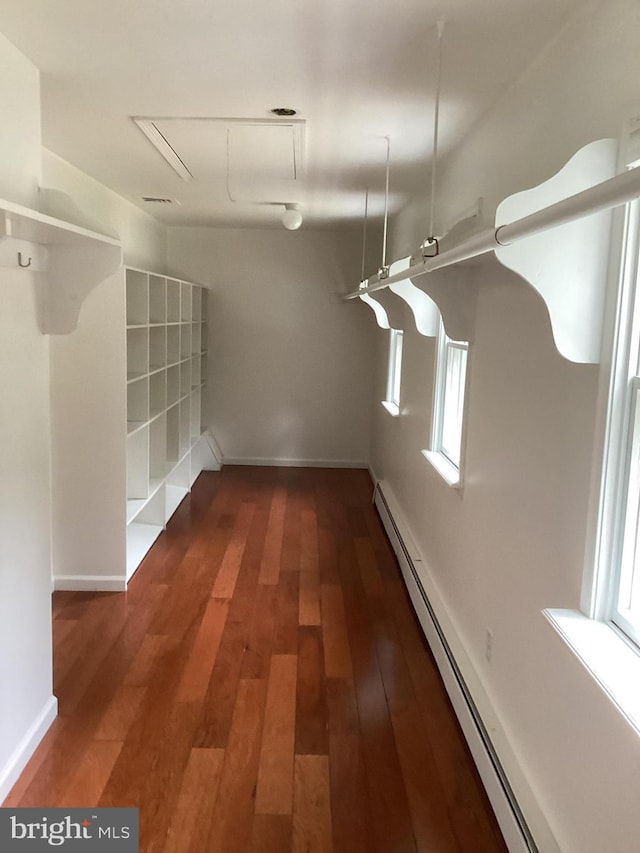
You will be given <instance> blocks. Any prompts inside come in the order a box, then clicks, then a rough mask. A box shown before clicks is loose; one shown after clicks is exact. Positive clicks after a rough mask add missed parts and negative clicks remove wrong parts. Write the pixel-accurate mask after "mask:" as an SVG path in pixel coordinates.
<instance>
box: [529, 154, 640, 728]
mask: <svg viewBox="0 0 640 853" xmlns="http://www.w3.org/2000/svg"><path fill="white" fill-rule="evenodd" d="M634 165H640V164H634ZM621 231H622V251H621V252H619V258H618V259H617V263H616V266H617V270H616V276H617V280H618V287H617V288H615V290H616V291H617V292H616V293H615V294H614V296H615V299H616V302H615V311H613V310H612V311H611V314H612V319H613V318H614V319H615V322H611V324H610V326H612V327H613V328H609V329H608V330H607V334H608V335H609V343H610V353H611V358H610V365H611V369H610V371H605V372H604V373H608V375H604V376H603V381H604V382H607V383H608V387H606V389H603V390H604V391H605V393H604V394H603V397H604V398H605V399H606V401H607V405H606V411H605V412H604V413H603V415H602V418H603V429H602V432H603V434H604V438H603V444H602V448H603V453H602V471H601V475H600V478H599V484H598V485H599V494H598V495H597V496H596V497H597V524H596V525H594V526H595V528H596V531H595V537H594V541H593V542H592V543H591V549H590V551H589V552H588V554H587V560H586V570H585V581H584V584H583V596H582V606H581V610H582V612H578V611H576V610H560V609H548V610H545V611H544V613H545V615H546V617H547V618H548V619H549V621H550V622H551V624H552V625H553V626H554V628H555V629H556V630H557V631H558V633H559V634H560V636H561V637H562V638H563V639H564V641H565V642H566V643H567V645H568V646H569V647H570V648H571V649H572V650H573V651H574V652H575V654H576V655H577V656H578V657H579V658H580V660H581V661H582V662H583V663H584V665H585V666H586V668H587V670H588V671H589V672H590V673H591V675H592V676H593V677H594V678H595V679H596V681H597V682H598V683H599V684H600V685H601V687H602V688H603V690H604V691H605V693H606V694H607V695H608V696H609V698H610V699H611V700H612V701H613V702H614V704H615V705H616V706H617V707H618V709H619V710H620V711H621V713H622V714H623V715H624V716H625V717H626V719H627V720H628V721H629V722H630V723H631V725H633V726H634V728H635V729H636V731H637V732H638V733H640V692H639V691H638V689H637V684H638V682H639V681H640V654H638V652H639V651H640V399H639V397H640V281H639V278H640V275H639V273H640V265H639V262H638V261H639V252H640V202H638V201H635V202H633V203H631V204H629V205H627V206H626V208H625V210H624V223H623V224H622V225H621ZM612 242H613V243H614V244H615V243H616V241H615V240H614V241H612ZM617 245H618V246H619V245H620V243H619V242H618V243H617ZM613 261H614V262H616V259H615V258H614V259H613ZM613 307H614V306H612V308H613Z"/></svg>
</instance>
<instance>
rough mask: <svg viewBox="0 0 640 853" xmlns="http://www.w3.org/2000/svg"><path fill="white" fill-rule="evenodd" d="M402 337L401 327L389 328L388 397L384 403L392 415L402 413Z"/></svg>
mask: <svg viewBox="0 0 640 853" xmlns="http://www.w3.org/2000/svg"><path fill="white" fill-rule="evenodd" d="M402 339H403V333H402V332H401V331H400V330H399V329H390V330H389V362H388V367H387V398H386V400H384V401H383V403H382V405H383V406H384V407H385V409H387V411H388V412H390V413H391V414H392V415H399V414H400V377H401V375H402Z"/></svg>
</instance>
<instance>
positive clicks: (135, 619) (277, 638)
mask: <svg viewBox="0 0 640 853" xmlns="http://www.w3.org/2000/svg"><path fill="white" fill-rule="evenodd" d="M53 600H54V620H53V646H54V678H55V680H54V684H55V692H56V695H57V696H58V698H59V705H60V710H61V716H59V717H58V719H57V720H56V721H55V722H54V724H53V726H52V727H51V729H50V731H49V732H48V733H47V735H46V736H45V738H44V739H43V741H42V743H41V745H40V747H39V748H38V749H37V750H36V752H35V754H34V756H33V757H32V759H31V761H30V762H29V763H28V765H27V767H26V768H25V771H24V772H23V774H22V776H21V777H20V779H19V780H18V782H17V783H16V785H15V786H14V788H13V790H12V791H11V792H10V795H9V797H8V798H7V800H6V802H5V805H7V806H15V807H19V806H27V807H28V806H34V807H35V806H42V807H44V806H64V807H68V808H71V807H73V806H79V805H82V806H86V807H96V806H97V807H100V806H135V807H138V808H139V809H140V828H141V835H140V838H141V844H140V851H141V853H183V851H184V853H217V851H224V853H236V851H237V853H240V851H243V853H244V851H253V853H291V851H324V850H327V851H328V850H332V851H334V852H335V853H368V851H375V853H404V851H415V850H419V851H426V853H505V851H506V847H505V845H504V842H503V840H502V838H501V836H500V832H499V830H498V827H497V823H496V821H495V818H494V816H493V814H492V812H491V808H490V806H489V804H488V800H487V797H486V794H485V793H484V791H483V789H482V786H481V783H480V780H479V777H478V774H477V771H476V770H475V767H474V765H473V762H472V761H471V759H470V756H469V752H468V749H467V747H466V744H465V742H464V738H463V736H462V734H461V732H460V728H459V726H458V723H457V721H456V719H455V716H454V714H453V712H452V709H451V706H450V704H449V701H448V698H447V695H446V691H445V690H444V687H443V685H442V682H441V680H440V677H439V674H438V672H437V669H436V667H435V664H434V661H433V658H432V656H431V653H430V652H429V649H428V647H427V645H426V643H425V640H424V636H423V634H422V631H421V629H420V627H419V625H418V623H417V620H416V618H415V614H414V612H413V610H412V607H411V604H410V601H409V598H408V595H407V591H406V588H405V586H404V583H403V581H402V577H401V574H400V572H399V569H398V565H397V563H396V561H395V558H394V556H393V554H392V552H391V549H390V547H389V543H388V541H387V539H386V535H385V533H384V530H383V528H382V526H381V524H380V520H379V518H378V516H377V514H376V510H375V508H374V507H372V505H371V481H370V478H369V475H368V473H367V472H366V471H361V470H357V471H350V470H345V469H295V468H291V469H278V468H253V467H250V466H238V467H233V466H226V467H225V468H224V469H223V470H222V471H221V472H207V473H206V474H203V475H201V477H200V478H199V479H198V481H197V483H196V484H195V486H194V488H193V490H192V492H191V494H190V495H189V497H188V498H187V499H185V500H184V501H183V502H182V504H181V505H180V507H179V508H178V510H177V512H176V513H175V515H174V516H173V518H172V519H171V521H170V522H169V524H168V525H167V529H166V531H165V532H164V533H163V534H162V535H161V536H160V537H159V538H158V540H157V542H156V544H155V545H154V547H153V548H152V549H151V551H150V552H149V554H148V555H147V557H146V558H145V560H144V561H143V563H142V564H141V566H140V567H139V569H138V570H137V572H136V574H135V575H134V577H133V578H132V581H131V583H130V586H129V590H128V591H127V593H126V595H122V594H112V593H97V594H96V593H86V592H64V593H56V594H55V595H54V599H53Z"/></svg>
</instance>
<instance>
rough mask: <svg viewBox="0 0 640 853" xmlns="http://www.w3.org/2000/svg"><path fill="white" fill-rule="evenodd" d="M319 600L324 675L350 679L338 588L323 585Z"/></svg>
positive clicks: (350, 672) (341, 600)
mask: <svg viewBox="0 0 640 853" xmlns="http://www.w3.org/2000/svg"><path fill="white" fill-rule="evenodd" d="M321 599H322V640H323V644H324V671H325V675H326V677H327V678H346V679H352V678H353V668H352V666H351V650H350V648H349V635H348V632H347V623H346V619H345V613H344V600H343V598H342V590H341V588H340V586H339V585H338V584H323V585H322V590H321Z"/></svg>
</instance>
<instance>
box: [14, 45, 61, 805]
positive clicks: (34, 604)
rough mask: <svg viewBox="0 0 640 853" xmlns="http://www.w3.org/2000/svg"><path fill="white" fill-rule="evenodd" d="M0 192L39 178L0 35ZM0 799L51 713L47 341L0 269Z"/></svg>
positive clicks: (36, 130) (18, 60)
mask: <svg viewBox="0 0 640 853" xmlns="http://www.w3.org/2000/svg"><path fill="white" fill-rule="evenodd" d="M0 68H1V69H2V73H1V74H0V112H1V113H2V121H1V122H0V194H2V195H4V196H5V197H7V198H8V199H9V200H11V201H15V202H18V203H20V204H29V203H30V202H32V200H33V199H34V197H35V188H36V186H37V184H38V181H39V170H40V100H39V75H38V72H37V70H36V69H35V68H34V67H33V66H32V65H31V63H29V62H28V61H27V60H26V59H25V58H24V57H23V56H21V55H20V54H19V53H18V52H17V51H16V50H15V48H13V47H12V46H11V45H10V44H9V43H8V42H6V40H5V39H4V38H2V37H0ZM0 287H1V288H2V310H1V311H0V365H2V368H1V369H0V801H1V800H2V799H3V798H4V796H5V794H6V793H7V791H8V788H9V787H10V785H11V783H12V782H13V781H14V779H15V777H16V775H17V773H18V772H19V770H20V769H21V767H22V765H23V763H24V761H25V760H26V758H28V756H29V754H30V752H31V750H32V749H33V747H34V746H35V744H36V743H37V742H38V739H39V737H40V736H41V735H42V733H43V731H44V730H45V729H46V727H47V725H48V724H49V723H50V721H51V719H52V717H53V716H54V715H55V701H54V700H53V697H52V676H51V573H50V565H49V554H50V476H49V467H50V463H49V355H48V341H47V339H46V338H45V337H44V336H42V335H41V334H40V332H39V330H38V326H37V320H36V306H35V298H34V292H35V280H34V275H33V273H29V272H25V271H23V270H15V269H7V268H4V269H2V270H0Z"/></svg>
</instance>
